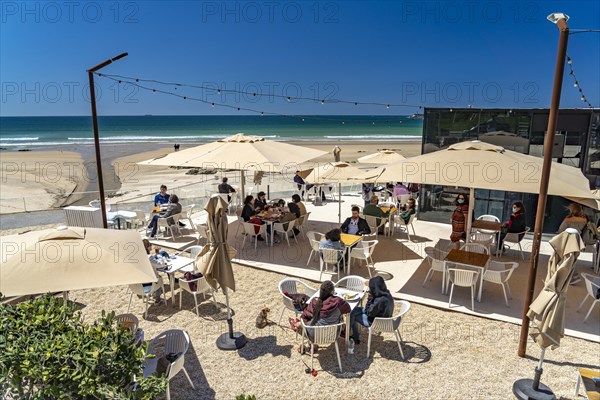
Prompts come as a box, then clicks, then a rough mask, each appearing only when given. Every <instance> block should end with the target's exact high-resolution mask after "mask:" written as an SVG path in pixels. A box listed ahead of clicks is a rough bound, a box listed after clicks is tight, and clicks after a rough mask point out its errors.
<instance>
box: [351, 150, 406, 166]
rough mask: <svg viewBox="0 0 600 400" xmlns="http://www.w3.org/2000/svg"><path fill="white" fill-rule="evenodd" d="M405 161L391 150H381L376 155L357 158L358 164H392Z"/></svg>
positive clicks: (400, 155)
mask: <svg viewBox="0 0 600 400" xmlns="http://www.w3.org/2000/svg"><path fill="white" fill-rule="evenodd" d="M404 159H406V157H404V156H403V155H402V154H398V153H396V152H395V151H391V150H382V151H378V152H377V153H373V154H369V155H366V156H362V157H359V158H358V162H359V163H361V164H381V165H387V164H393V163H396V162H398V161H402V160H404Z"/></svg>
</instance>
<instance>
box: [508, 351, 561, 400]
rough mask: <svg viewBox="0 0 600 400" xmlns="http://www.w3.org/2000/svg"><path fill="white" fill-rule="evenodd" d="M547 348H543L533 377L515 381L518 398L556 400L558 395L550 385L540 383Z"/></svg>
mask: <svg viewBox="0 0 600 400" xmlns="http://www.w3.org/2000/svg"><path fill="white" fill-rule="evenodd" d="M545 353H546V349H542V353H541V354H540V361H539V362H538V365H537V367H536V368H535V375H534V377H533V379H519V380H517V381H515V383H513V394H514V395H515V397H516V398H517V399H523V400H555V399H556V396H555V395H554V393H553V392H552V389H550V388H549V387H548V386H546V385H544V384H543V383H540V378H541V377H542V373H543V372H544V369H543V368H542V363H543V362H544V355H545Z"/></svg>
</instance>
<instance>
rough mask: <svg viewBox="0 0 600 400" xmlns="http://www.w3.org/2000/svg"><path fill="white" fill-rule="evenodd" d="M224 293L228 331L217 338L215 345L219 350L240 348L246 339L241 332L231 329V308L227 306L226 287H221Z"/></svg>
mask: <svg viewBox="0 0 600 400" xmlns="http://www.w3.org/2000/svg"><path fill="white" fill-rule="evenodd" d="M223 293H224V294H225V302H226V304H227V325H228V327H229V331H228V332H225V333H223V334H222V335H221V336H219V337H218V338H217V347H218V348H219V349H221V350H237V349H241V348H242V347H244V346H245V345H246V343H247V342H248V339H247V338H246V336H245V335H244V334H243V333H241V332H234V331H233V319H232V318H231V308H229V295H228V294H227V288H223Z"/></svg>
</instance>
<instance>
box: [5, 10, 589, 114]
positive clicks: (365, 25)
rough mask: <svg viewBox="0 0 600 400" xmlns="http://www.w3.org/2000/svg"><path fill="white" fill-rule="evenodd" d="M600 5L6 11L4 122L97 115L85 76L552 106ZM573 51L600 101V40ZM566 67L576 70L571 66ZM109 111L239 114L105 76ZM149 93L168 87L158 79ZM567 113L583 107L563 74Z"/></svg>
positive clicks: (288, 106)
mask: <svg viewBox="0 0 600 400" xmlns="http://www.w3.org/2000/svg"><path fill="white" fill-rule="evenodd" d="M599 3H600V2H597V1H593V0H590V1H564V2H542V1H540V2H529V1H514V2H513V1H481V2H464V1H403V2H393V1H380V2H376V1H372V2H353V1H343V2H342V1H306V2H305V1H291V2H285V1H277V0H274V1H264V2H262V1H239V2H238V1H230V2H223V1H198V2H194V1H182V2H176V1H171V2H163V1H121V2H117V1H107V2H104V1H96V2H85V1H82V2H28V3H23V2H20V1H19V2H12V1H3V2H2V3H0V4H1V7H2V10H1V11H2V14H1V32H0V60H1V62H0V79H1V83H2V98H1V103H0V115H3V116H9V115H89V114H90V109H89V102H88V101H87V98H88V94H87V93H88V92H87V90H88V88H87V73H86V72H85V71H86V69H87V68H90V67H92V66H94V65H96V64H98V63H100V62H102V61H104V60H105V59H107V58H111V57H113V56H116V55H117V54H119V53H121V52H124V51H127V52H128V53H129V56H128V57H126V58H124V59H122V60H119V61H117V62H116V63H114V64H112V65H110V66H108V67H106V68H105V69H104V70H103V71H102V72H104V73H106V74H121V75H125V76H132V77H138V78H150V79H157V80H161V81H169V82H179V83H189V84H195V85H207V86H214V85H218V86H220V87H222V88H226V89H241V90H246V91H248V92H255V91H256V92H262V93H275V94H278V95H284V96H292V97H294V96H297V95H298V94H301V95H302V96H304V97H310V98H338V99H349V100H358V101H375V102H383V103H395V104H414V105H423V106H432V107H466V106H468V105H469V104H471V105H472V106H473V107H483V108H485V107H514V108H517V107H524V108H529V107H534V108H543V107H548V106H549V103H550V93H551V85H552V80H553V73H554V67H555V60H556V48H557V41H558V30H557V29H556V27H555V26H554V25H553V24H552V23H550V22H548V21H547V20H546V16H547V15H548V14H549V13H551V12H555V11H562V12H565V13H567V14H568V15H569V16H570V17H571V19H570V20H569V26H570V27H571V28H572V29H600V5H599ZM568 53H569V55H570V56H571V57H572V59H573V66H574V70H575V73H576V75H577V77H578V79H579V81H580V82H581V86H582V88H583V90H584V92H585V94H586V95H587V96H588V98H589V99H590V101H591V103H592V104H593V105H594V106H595V107H598V106H599V105H600V76H599V74H598V70H599V69H600V34H599V33H585V34H577V35H572V36H571V37H570V40H569V51H568ZM567 71H568V69H567ZM97 85H98V86H99V90H100V95H99V102H98V110H99V113H100V114H101V115H139V114H142V115H143V114H237V113H239V112H238V111H236V110H230V109H223V108H220V107H214V108H213V107H211V106H210V105H206V104H202V103H199V102H194V101H190V100H182V99H178V98H175V97H172V96H168V95H162V94H152V92H148V91H145V90H142V89H137V88H135V87H132V86H124V85H123V84H121V85H118V84H117V83H116V82H114V81H110V80H107V79H106V78H97ZM147 86H149V87H157V88H158V87H159V86H157V85H152V84H147ZM161 89H163V90H166V91H169V92H175V93H182V94H184V95H187V96H190V97H198V98H203V99H205V100H207V101H209V102H215V103H226V104H229V105H233V106H235V107H242V108H244V107H248V108H254V109H257V110H263V111H266V112H277V113H282V114H365V115H367V114H410V113H413V112H416V111H418V109H415V108H411V107H399V108H396V107H391V108H390V109H387V108H386V107H384V106H355V105H353V104H350V105H349V104H346V105H344V104H325V105H321V104H320V103H319V102H318V101H316V102H315V101H291V102H288V101H285V100H279V99H274V98H271V97H263V98H262V99H259V100H258V101H256V98H254V97H253V96H251V95H235V94H228V95H225V94H223V93H222V94H220V95H219V94H217V93H215V92H214V91H211V90H192V89H187V90H186V89H184V88H178V89H177V90H175V88H174V86H173V85H167V86H163V87H161ZM561 106H562V107H585V104H584V103H583V102H582V101H581V100H580V95H579V92H578V91H577V90H576V89H575V88H574V87H573V81H572V79H571V77H569V76H565V82H564V87H563V97H562V101H561Z"/></svg>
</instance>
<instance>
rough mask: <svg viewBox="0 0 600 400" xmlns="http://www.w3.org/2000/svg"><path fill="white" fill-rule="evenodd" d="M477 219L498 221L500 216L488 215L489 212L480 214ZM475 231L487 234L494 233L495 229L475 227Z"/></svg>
mask: <svg viewBox="0 0 600 400" xmlns="http://www.w3.org/2000/svg"><path fill="white" fill-rule="evenodd" d="M477 220H479V221H491V222H500V218H498V217H496V216H495V215H489V214H485V215H481V216H479V217H477ZM477 232H479V233H485V234H488V235H494V234H495V233H496V231H490V230H489V229H477Z"/></svg>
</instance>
